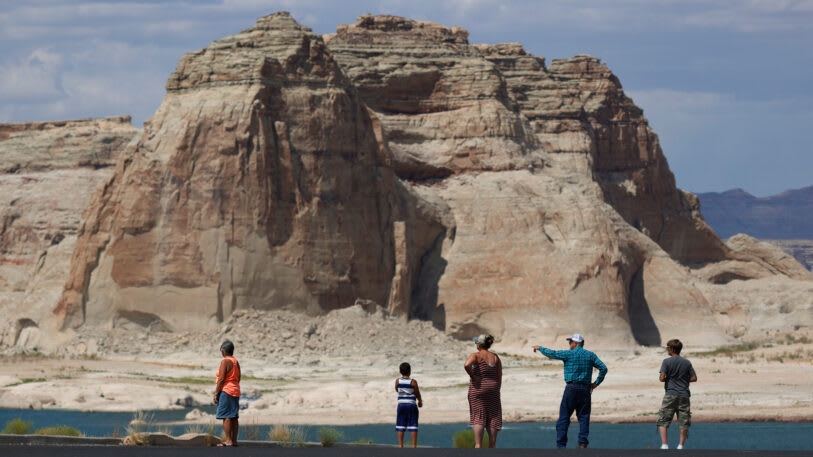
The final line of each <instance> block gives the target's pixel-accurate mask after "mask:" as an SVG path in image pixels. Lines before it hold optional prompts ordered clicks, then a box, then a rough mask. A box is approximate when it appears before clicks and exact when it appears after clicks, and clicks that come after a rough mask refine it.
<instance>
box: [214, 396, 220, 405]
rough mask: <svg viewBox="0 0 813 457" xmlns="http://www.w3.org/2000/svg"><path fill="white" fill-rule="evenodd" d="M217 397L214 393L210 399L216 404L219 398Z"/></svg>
mask: <svg viewBox="0 0 813 457" xmlns="http://www.w3.org/2000/svg"><path fill="white" fill-rule="evenodd" d="M218 397H220V395H218V394H215V396H214V398H213V399H212V401H213V402H214V403H215V404H217V402H218V401H219V400H220V399H219V398H218Z"/></svg>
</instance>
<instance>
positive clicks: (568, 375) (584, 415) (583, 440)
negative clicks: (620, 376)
mask: <svg viewBox="0 0 813 457" xmlns="http://www.w3.org/2000/svg"><path fill="white" fill-rule="evenodd" d="M567 341H568V342H569V343H570V349H569V350H565V351H554V350H553V349H548V348H545V347H542V346H534V352H536V351H539V353H540V354H542V355H544V356H546V357H548V358H549V359H556V360H562V361H564V362H565V383H566V386H565V392H564V394H562V404H561V405H560V406H559V420H558V421H556V447H558V448H560V449H561V448H565V447H566V446H567V429H568V427H570V416H572V415H573V412H574V411H575V412H576V417H577V418H578V419H579V447H581V448H586V447H587V445H588V444H589V441H588V440H587V435H589V434H590V408H591V404H590V395H591V394H592V393H593V389H595V388H596V387H598V386H599V384H601V383H602V381H604V376H605V375H606V374H607V365H604V362H602V361H601V359H599V358H598V356H597V355H596V354H594V353H592V352H590V351H588V350H587V349H584V337H583V336H582V335H581V334H580V333H574V334H573V336H571V337H570V338H568V339H567ZM593 368H597V369H598V377H596V381H595V382H593V381H592V378H593Z"/></svg>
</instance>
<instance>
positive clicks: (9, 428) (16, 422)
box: [2, 417, 34, 435]
mask: <svg viewBox="0 0 813 457" xmlns="http://www.w3.org/2000/svg"><path fill="white" fill-rule="evenodd" d="M32 427H34V423H33V422H29V421H24V420H22V419H20V418H19V417H18V418H16V419H12V420H10V421H8V422H6V427H5V428H4V429H3V432H2V433H5V434H7V435H28V434H29V433H31V428H32Z"/></svg>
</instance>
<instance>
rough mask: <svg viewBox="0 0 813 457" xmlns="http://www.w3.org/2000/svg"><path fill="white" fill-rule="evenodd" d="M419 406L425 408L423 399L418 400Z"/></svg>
mask: <svg viewBox="0 0 813 457" xmlns="http://www.w3.org/2000/svg"><path fill="white" fill-rule="evenodd" d="M418 408H423V400H418Z"/></svg>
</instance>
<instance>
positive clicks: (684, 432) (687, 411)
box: [677, 397, 692, 449]
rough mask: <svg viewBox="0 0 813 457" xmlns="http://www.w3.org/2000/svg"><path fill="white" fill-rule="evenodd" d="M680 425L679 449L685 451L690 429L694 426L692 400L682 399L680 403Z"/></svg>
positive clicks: (678, 413)
mask: <svg viewBox="0 0 813 457" xmlns="http://www.w3.org/2000/svg"><path fill="white" fill-rule="evenodd" d="M677 415H678V425H679V426H680V442H679V444H678V449H683V445H684V444H686V438H688V437H689V427H690V426H691V425H692V411H691V399H690V398H689V397H680V399H679V402H678V412H677Z"/></svg>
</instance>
